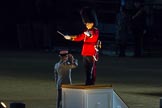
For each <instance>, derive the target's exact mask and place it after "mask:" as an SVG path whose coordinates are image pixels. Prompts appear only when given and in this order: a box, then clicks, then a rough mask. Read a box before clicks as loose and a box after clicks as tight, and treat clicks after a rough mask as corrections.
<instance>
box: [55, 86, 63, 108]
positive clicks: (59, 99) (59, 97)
mask: <svg viewBox="0 0 162 108" xmlns="http://www.w3.org/2000/svg"><path fill="white" fill-rule="evenodd" d="M61 102H62V89H57V100H56V108H62V103H61Z"/></svg>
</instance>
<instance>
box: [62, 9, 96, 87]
mask: <svg viewBox="0 0 162 108" xmlns="http://www.w3.org/2000/svg"><path fill="white" fill-rule="evenodd" d="M81 16H82V20H83V23H84V24H85V26H86V30H84V31H83V33H81V34H79V35H74V36H69V35H66V36H64V38H65V39H67V40H71V41H83V42H84V43H83V47H82V53H81V54H82V56H83V63H84V67H85V72H86V81H85V85H94V84H95V81H96V61H97V60H98V49H97V48H98V46H97V42H98V38H99V30H98V29H97V28H96V27H95V26H96V25H97V19H96V15H95V12H94V10H92V9H91V8H89V7H86V8H83V9H82V10H81Z"/></svg>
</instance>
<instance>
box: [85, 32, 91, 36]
mask: <svg viewBox="0 0 162 108" xmlns="http://www.w3.org/2000/svg"><path fill="white" fill-rule="evenodd" d="M84 34H85V35H86V36H88V37H91V36H92V34H91V32H90V31H85V32H84Z"/></svg>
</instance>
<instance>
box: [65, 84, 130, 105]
mask: <svg viewBox="0 0 162 108" xmlns="http://www.w3.org/2000/svg"><path fill="white" fill-rule="evenodd" d="M62 108H128V106H127V105H126V104H125V103H124V101H123V100H122V99H121V98H120V97H119V96H118V95H117V93H116V92H115V91H114V90H113V88H112V86H111V85H93V86H84V85H63V86H62Z"/></svg>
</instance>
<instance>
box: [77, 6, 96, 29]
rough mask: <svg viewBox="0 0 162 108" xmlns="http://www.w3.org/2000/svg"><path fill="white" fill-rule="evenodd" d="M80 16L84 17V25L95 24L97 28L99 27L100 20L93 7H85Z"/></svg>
mask: <svg viewBox="0 0 162 108" xmlns="http://www.w3.org/2000/svg"><path fill="white" fill-rule="evenodd" d="M80 15H81V17H82V21H83V23H91V22H93V23H94V25H95V26H97V25H98V19H97V15H96V12H95V10H94V9H93V8H91V7H83V8H82V9H81V10H80Z"/></svg>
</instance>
